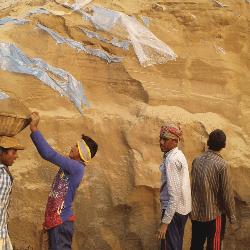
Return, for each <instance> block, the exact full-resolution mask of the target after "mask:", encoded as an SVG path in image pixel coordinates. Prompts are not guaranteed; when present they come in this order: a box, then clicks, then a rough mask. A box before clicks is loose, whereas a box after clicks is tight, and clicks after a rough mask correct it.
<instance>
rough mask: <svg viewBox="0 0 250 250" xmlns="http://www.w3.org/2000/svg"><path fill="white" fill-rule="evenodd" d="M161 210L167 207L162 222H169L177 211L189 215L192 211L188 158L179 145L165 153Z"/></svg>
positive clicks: (162, 169) (161, 166) (161, 168)
mask: <svg viewBox="0 0 250 250" xmlns="http://www.w3.org/2000/svg"><path fill="white" fill-rule="evenodd" d="M160 170H161V172H162V176H161V181H162V185H161V194H160V201H161V210H163V209H165V214H164V216H163V218H162V222H163V223H165V224H169V223H170V222H171V220H172V218H173V217H174V214H175V213H176V212H177V213H179V214H181V215H187V214H188V213H189V212H190V211H191V188H190V178H189V171H188V164H187V161H186V158H185V156H184V154H183V153H182V151H181V150H179V149H178V147H176V148H174V149H172V150H170V151H169V152H167V153H164V155H163V162H162V164H161V165H160Z"/></svg>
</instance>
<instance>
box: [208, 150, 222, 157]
mask: <svg viewBox="0 0 250 250" xmlns="http://www.w3.org/2000/svg"><path fill="white" fill-rule="evenodd" d="M207 152H208V153H211V154H215V155H218V156H219V157H221V158H222V159H223V157H222V155H221V154H220V153H219V152H218V151H213V150H211V149H208V150H207Z"/></svg>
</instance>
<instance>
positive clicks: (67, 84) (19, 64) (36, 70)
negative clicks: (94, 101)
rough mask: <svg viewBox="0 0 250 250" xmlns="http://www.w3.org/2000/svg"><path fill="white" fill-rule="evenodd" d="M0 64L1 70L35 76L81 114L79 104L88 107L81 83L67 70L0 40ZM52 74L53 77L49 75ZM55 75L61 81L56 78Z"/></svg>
mask: <svg viewBox="0 0 250 250" xmlns="http://www.w3.org/2000/svg"><path fill="white" fill-rule="evenodd" d="M0 65H1V68H2V70H8V71H9V72H16V73H21V74H29V75H33V76H36V77H37V78H38V79H40V80H41V81H42V82H43V83H45V84H46V85H47V86H49V87H51V88H52V89H54V90H56V91H57V92H59V93H60V95H61V96H65V97H67V98H69V99H70V100H71V101H72V102H74V104H75V105H76V107H77V108H78V109H79V111H80V112H81V114H82V107H81V104H82V103H84V104H85V105H87V106H88V107H90V105H89V103H88V102H87V100H86V97H85V94H84V91H83V88H82V83H81V82H79V81H77V80H76V79H75V78H74V77H73V76H72V75H71V74H69V73H68V72H66V71H64V70H62V69H59V68H54V67H52V66H50V65H49V64H47V63H46V62H45V61H43V60H42V59H39V58H30V57H28V56H26V55H25V54H24V53H23V52H22V51H21V50H20V49H19V48H18V47H17V46H16V45H14V44H12V43H4V42H0ZM47 72H49V73H50V74H51V75H54V76H55V78H53V77H52V76H51V75H49V74H48V73H47ZM56 77H57V78H59V79H61V81H58V80H56Z"/></svg>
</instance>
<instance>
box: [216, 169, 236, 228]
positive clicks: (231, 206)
mask: <svg viewBox="0 0 250 250" xmlns="http://www.w3.org/2000/svg"><path fill="white" fill-rule="evenodd" d="M230 172H231V171H230V166H229V165H227V166H226V167H225V168H223V169H221V171H220V179H221V180H220V181H221V190H220V191H221V196H222V197H221V200H222V202H223V207H224V209H225V213H226V215H227V216H228V218H229V221H230V223H231V224H233V223H235V222H236V216H235V201H234V191H233V185H232V180H231V173H230Z"/></svg>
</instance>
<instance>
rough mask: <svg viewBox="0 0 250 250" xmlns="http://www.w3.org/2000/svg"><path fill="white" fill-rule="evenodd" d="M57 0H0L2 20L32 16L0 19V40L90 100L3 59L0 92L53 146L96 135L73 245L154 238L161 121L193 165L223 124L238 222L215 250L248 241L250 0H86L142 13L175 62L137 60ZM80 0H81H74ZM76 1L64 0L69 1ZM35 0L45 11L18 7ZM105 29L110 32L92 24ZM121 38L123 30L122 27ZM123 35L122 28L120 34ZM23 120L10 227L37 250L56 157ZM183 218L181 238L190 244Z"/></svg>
mask: <svg viewBox="0 0 250 250" xmlns="http://www.w3.org/2000/svg"><path fill="white" fill-rule="evenodd" d="M64 2H66V1H57V2H55V1H46V0H43V1H42V0H40V1H39V0H37V1H29V0H19V1H14V0H9V1H8V0H5V1H0V19H3V18H6V17H8V18H16V19H17V18H25V19H26V20H31V21H33V22H28V23H25V24H22V25H16V24H15V23H13V22H8V23H5V24H4V25H1V26H0V42H9V43H13V44H15V45H16V46H17V47H18V48H20V49H21V50H22V51H23V53H24V54H25V55H27V56H29V57H31V58H41V59H42V60H44V61H45V62H46V63H48V64H49V65H51V66H53V67H55V68H60V69H63V70H65V71H67V72H69V73H70V74H71V75H72V76H74V78H75V79H77V80H78V81H80V82H81V83H82V86H83V89H84V92H85V95H86V98H87V100H88V102H89V104H90V105H91V108H88V107H87V106H85V105H82V112H83V116H82V115H81V114H80V112H79V110H78V109H77V108H76V106H75V105H74V103H73V102H71V101H70V100H69V99H68V98H66V97H61V96H60V94H59V93H58V92H56V91H54V90H53V89H51V88H50V87H48V86H46V85H45V84H44V83H43V82H42V81H40V80H39V79H38V78H36V77H34V76H31V75H27V74H20V73H13V72H9V71H7V70H2V69H0V81H1V83H0V91H1V92H3V93H5V94H7V95H9V96H10V97H12V98H17V99H18V100H19V101H20V102H22V103H23V104H24V105H26V106H27V107H28V108H29V109H30V110H31V111H38V112H39V113H40V115H41V122H40V131H41V132H42V134H43V135H44V137H45V138H46V139H47V141H48V142H49V143H50V145H51V146H52V147H53V148H54V149H55V150H57V151H58V152H59V153H62V154H64V155H68V153H69V151H70V148H71V146H73V145H74V144H75V142H76V141H77V140H78V139H79V138H80V136H81V134H82V133H84V134H86V135H89V136H90V137H92V138H93V139H94V140H96V141H97V142H98V144H99V151H98V153H97V155H96V156H95V158H94V159H93V160H92V161H91V162H90V163H89V164H87V167H86V168H85V175H84V178H83V182H82V183H81V185H80V187H79V188H78V191H77V194H76V197H75V200H74V206H73V208H74V212H75V215H76V221H75V237H74V243H73V249H74V250H77V249H79V250H89V249H102V250H106V249H107V250H110V249H112V250H119V249H122V250H125V249H129V250H132V249H133V250H142V249H144V250H153V249H159V243H158V242H157V241H156V240H155V233H156V230H157V227H158V224H159V223H160V203H159V188H160V184H161V182H160V171H159V165H160V163H161V161H162V153H161V152H160V149H159V141H158V138H159V131H160V127H161V126H162V125H163V124H164V123H166V122H171V123H174V124H176V125H178V126H180V127H181V128H182V130H183V133H184V140H183V141H182V142H181V143H180V144H179V148H180V149H181V150H183V152H184V154H185V155H186V158H187V160H188V164H189V168H190V169H191V163H192V160H193V159H194V158H195V157H197V156H198V155H199V154H201V153H202V152H204V150H205V149H206V141H207V138H208V134H209V133H210V132H211V131H212V130H214V129H217V128H219V129H222V130H223V131H225V133H226V135H227V145H226V148H225V149H224V150H223V151H222V155H223V157H224V159H225V160H226V161H228V162H229V163H230V164H231V166H232V179H233V186H234V190H235V197H236V211H237V212H236V215H237V220H238V223H239V225H240V226H241V228H240V229H239V231H238V232H237V234H236V235H232V234H231V231H230V227H229V224H227V231H226V235H225V241H224V249H227V250H231V249H232V250H233V249H237V250H248V249H249V245H250V232H249V227H250V207H249V206H250V195H249V190H250V182H249V178H250V153H249V146H250V144H249V130H250V125H249V124H250V116H249V114H250V87H249V86H250V85H249V81H250V71H249V70H250V66H249V65H250V63H249V62H250V45H249V40H250V33H249V25H250V4H249V1H247V0H238V1H235V0H227V1H223V0H221V3H222V4H225V5H227V7H222V6H221V5H219V4H218V3H216V2H215V1H212V0H199V1H197V0H192V1H191V0H188V1H174V0H163V1H161V2H158V1H154V0H151V1H143V0H127V1H122V0H116V1H111V0H106V1H101V0H93V1H92V3H95V4H97V5H100V6H102V7H105V8H108V9H111V10H116V11H119V12H123V13H125V14H127V15H134V16H135V17H136V18H137V20H138V21H139V20H140V19H139V16H144V17H148V18H150V22H149V27H148V29H149V30H150V31H151V32H152V33H153V34H155V36H156V37H158V38H159V39H160V40H162V41H163V42H164V43H166V44H167V45H168V46H170V48H171V49H172V50H173V51H174V52H175V53H176V54H177V55H178V58H177V60H176V61H169V62H167V63H165V64H161V65H155V66H152V67H142V66H141V65H140V64H139V62H138V59H137V56H136V54H135V52H134V49H133V46H132V44H130V48H129V50H128V51H125V50H123V49H122V48H117V47H114V46H113V45H111V44H107V43H104V42H101V41H99V40H97V39H96V38H88V37H87V36H86V35H85V34H84V33H82V32H80V31H79V29H78V28H77V26H80V27H83V28H85V29H87V30H89V31H93V32H96V29H95V27H94V26H93V24H91V23H90V22H87V21H84V20H83V19H82V17H81V15H79V14H78V13H76V12H72V10H69V9H68V8H66V7H64V6H62V5H60V3H64ZM82 2H83V1H82ZM69 3H70V4H73V3H74V2H73V1H71V2H70V1H69ZM40 7H43V8H44V9H45V10H47V11H49V15H47V14H41V13H37V14H33V15H29V16H28V17H26V15H27V14H28V13H29V12H30V11H33V10H36V9H37V8H40ZM36 24H41V25H44V26H45V27H47V28H49V29H50V30H52V31H54V32H56V33H57V34H59V35H60V36H62V37H65V38H68V39H72V40H75V41H78V42H81V43H82V44H84V45H86V46H90V47H92V48H99V49H102V50H103V51H105V52H107V53H109V54H114V55H116V56H119V57H124V59H123V60H121V61H120V62H112V63H108V62H107V61H105V60H104V59H102V58H99V57H96V56H93V55H89V54H86V53H84V52H83V51H80V52H78V51H77V50H76V49H75V48H72V47H70V46H68V45H67V44H65V43H63V44H57V43H56V41H55V40H54V39H53V38H52V37H51V36H50V35H49V34H48V33H47V32H45V31H43V30H37V29H35V28H36V27H37V26H36ZM101 34H102V35H103V36H104V37H106V38H107V39H112V35H111V34H109V33H107V32H102V33H101ZM120 39H121V40H122V38H120ZM123 40H124V39H123ZM29 134H30V133H29V129H28V128H26V129H25V130H24V131H22V132H21V133H20V134H18V138H19V139H20V141H21V143H22V144H25V145H26V146H27V149H26V150H24V151H21V152H19V159H17V161H16V162H15V164H14V165H13V166H12V167H11V172H12V173H13V176H14V178H15V180H14V185H13V191H12V194H11V202H10V206H9V215H10V218H9V233H10V238H11V241H12V243H13V245H14V246H15V249H35V250H37V249H41V245H42V243H41V231H39V230H38V228H39V227H40V226H41V225H42V223H43V219H44V211H45V207H46V202H47V197H48V194H49V189H50V186H51V183H52V181H53V178H54V175H55V174H56V172H57V170H58V167H56V166H53V165H52V164H50V163H48V162H47V161H45V160H42V159H41V157H40V156H39V155H38V153H37V151H36V149H35V147H34V145H33V143H32V141H31V139H30V137H29ZM190 238H191V222H190V220H188V223H187V226H186V229H185V239H184V246H183V249H184V250H187V249H189V246H190Z"/></svg>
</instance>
